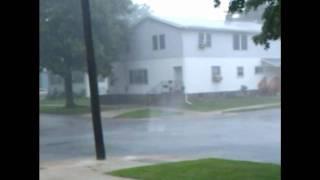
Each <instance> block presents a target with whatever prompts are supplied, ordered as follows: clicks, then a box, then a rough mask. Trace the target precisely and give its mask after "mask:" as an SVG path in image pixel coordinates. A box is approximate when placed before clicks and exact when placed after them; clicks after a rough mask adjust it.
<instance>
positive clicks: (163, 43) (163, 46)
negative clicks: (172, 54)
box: [159, 34, 166, 49]
mask: <svg viewBox="0 0 320 180" xmlns="http://www.w3.org/2000/svg"><path fill="white" fill-rule="evenodd" d="M159 39H160V49H165V48H166V39H165V36H164V34H161V35H160V36H159Z"/></svg>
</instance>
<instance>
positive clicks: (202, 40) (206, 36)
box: [199, 32, 211, 49]
mask: <svg viewBox="0 0 320 180" xmlns="http://www.w3.org/2000/svg"><path fill="white" fill-rule="evenodd" d="M205 47H211V34H210V33H204V32H200V33H199V48H201V49H203V48H205Z"/></svg>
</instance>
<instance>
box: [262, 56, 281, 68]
mask: <svg viewBox="0 0 320 180" xmlns="http://www.w3.org/2000/svg"><path fill="white" fill-rule="evenodd" d="M262 62H263V63H265V64H268V65H270V66H274V67H280V66H281V60H280V59H279V58H263V59H262Z"/></svg>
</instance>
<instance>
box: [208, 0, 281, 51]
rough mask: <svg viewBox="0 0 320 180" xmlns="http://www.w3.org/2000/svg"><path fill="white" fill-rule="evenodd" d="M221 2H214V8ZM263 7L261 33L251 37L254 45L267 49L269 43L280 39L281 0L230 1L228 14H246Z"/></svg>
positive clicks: (218, 0) (216, 0)
mask: <svg viewBox="0 0 320 180" xmlns="http://www.w3.org/2000/svg"><path fill="white" fill-rule="evenodd" d="M220 4H221V0H214V7H219V6H220ZM260 6H265V10H264V12H263V14H262V17H261V19H262V22H263V24H262V29H261V33H260V34H258V35H256V36H254V37H253V41H254V42H255V43H256V44H259V45H264V46H265V48H269V46H270V41H272V40H277V39H280V38H281V0H231V1H230V4H229V11H228V12H229V13H231V14H233V13H248V12H249V11H255V10H256V9H257V8H258V7H260Z"/></svg>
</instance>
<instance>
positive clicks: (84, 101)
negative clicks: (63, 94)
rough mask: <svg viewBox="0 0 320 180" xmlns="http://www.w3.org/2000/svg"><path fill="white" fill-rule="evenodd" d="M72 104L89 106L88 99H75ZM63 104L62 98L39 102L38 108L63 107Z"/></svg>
mask: <svg viewBox="0 0 320 180" xmlns="http://www.w3.org/2000/svg"><path fill="white" fill-rule="evenodd" d="M74 102H75V103H76V104H77V105H80V106H89V105H90V99H89V98H85V97H81V98H75V99H74ZM64 104H65V99H64V98H57V99H44V100H42V101H40V106H47V105H48V106H55V105H56V106H63V105H64Z"/></svg>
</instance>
